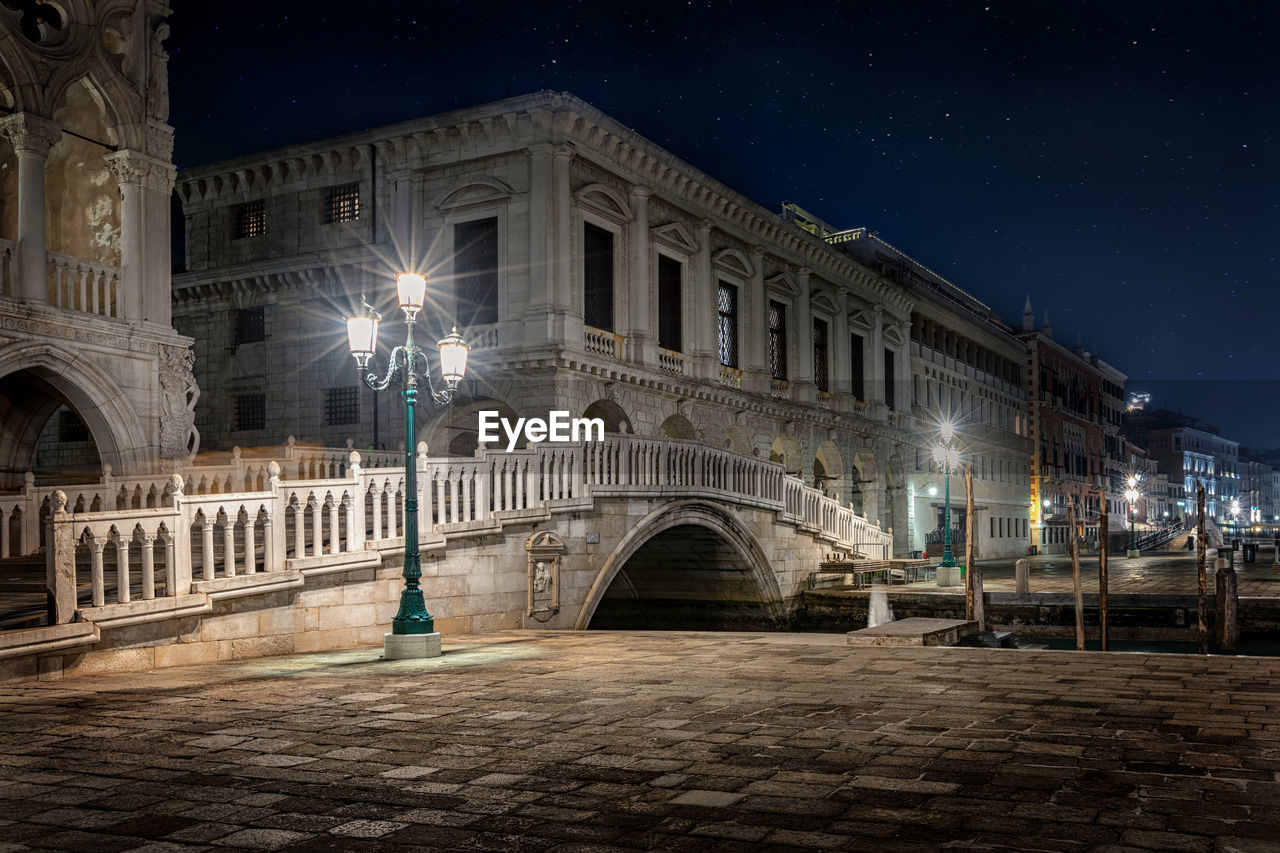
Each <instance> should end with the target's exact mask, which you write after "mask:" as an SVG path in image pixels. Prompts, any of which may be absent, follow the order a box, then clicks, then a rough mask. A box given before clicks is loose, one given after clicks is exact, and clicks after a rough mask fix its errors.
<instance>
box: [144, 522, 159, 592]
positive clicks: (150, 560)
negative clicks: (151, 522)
mask: <svg viewBox="0 0 1280 853" xmlns="http://www.w3.org/2000/svg"><path fill="white" fill-rule="evenodd" d="M155 544H156V537H155V536H154V535H153V534H150V533H147V534H144V535H143V537H142V597H143V598H145V599H148V600H149V599H152V598H155V597H156V562H155Z"/></svg>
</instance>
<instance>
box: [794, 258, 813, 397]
mask: <svg viewBox="0 0 1280 853" xmlns="http://www.w3.org/2000/svg"><path fill="white" fill-rule="evenodd" d="M810 274H811V271H810V270H809V269H808V268H807V267H801V268H800V270H799V272H798V275H797V276H796V278H797V281H798V283H799V285H800V295H799V296H797V297H796V311H795V314H796V319H795V324H794V328H795V330H796V334H795V341H796V359H795V366H796V369H795V374H794V375H793V376H792V377H791V380H792V384H793V385H795V386H797V390H798V391H799V393H800V395H801V396H799V397H796V399H800V400H809V401H812V400H813V399H814V398H815V394H814V393H813V392H814V388H813V312H812V310H811V309H810V308H809V276H810Z"/></svg>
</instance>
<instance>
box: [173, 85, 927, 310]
mask: <svg viewBox="0 0 1280 853" xmlns="http://www.w3.org/2000/svg"><path fill="white" fill-rule="evenodd" d="M565 142H568V143H569V144H571V145H572V146H573V149H574V150H575V151H576V152H577V153H578V154H579V155H580V156H582V157H584V158H586V159H587V160H589V161H592V162H595V163H596V164H597V165H601V166H605V167H607V168H608V169H609V170H610V171H613V172H616V173H619V174H620V176H621V177H623V178H624V179H626V180H628V181H629V182H630V183H632V184H638V185H643V186H646V187H648V188H650V189H651V190H655V189H661V190H665V192H664V193H663V195H664V196H666V200H667V201H669V202H672V203H674V204H675V205H676V206H677V207H680V208H683V209H685V210H687V211H688V212H689V213H690V215H691V216H692V217H693V218H694V219H695V220H697V219H706V218H710V219H712V220H714V224H715V227H717V228H719V229H720V230H722V231H725V233H728V234H730V235H731V236H733V237H735V238H737V239H739V240H741V241H742V242H744V243H746V244H747V245H761V244H763V245H765V246H766V247H768V249H769V251H770V253H771V254H773V255H775V256H777V257H778V258H779V259H780V260H782V261H784V262H788V263H794V264H799V265H803V266H808V267H811V268H813V269H814V270H815V272H816V273H817V274H818V275H820V276H821V277H823V278H827V279H831V280H832V281H834V282H836V283H846V284H849V285H852V286H854V287H855V288H856V289H858V290H859V291H861V293H862V294H863V295H864V296H866V297H869V298H871V299H873V300H875V301H880V302H884V303H886V304H887V305H889V306H891V307H892V308H894V309H896V310H894V311H893V312H892V313H893V314H895V315H897V316H901V317H903V318H904V319H905V318H907V317H909V316H910V312H911V307H912V305H913V302H914V300H912V298H911V297H910V296H909V295H908V294H907V292H906V291H905V289H903V288H901V287H898V286H897V285H895V284H893V283H892V282H890V281H888V280H886V279H884V278H882V277H881V276H879V275H877V274H876V273H874V272H873V271H871V270H870V269H868V268H866V267H864V266H862V265H861V264H859V263H857V262H856V261H854V260H853V259H851V258H849V257H848V256H846V255H844V254H843V253H841V252H839V251H838V250H836V249H834V248H832V247H830V246H828V245H827V244H826V243H824V242H823V241H822V240H820V239H818V238H817V237H814V236H813V235H811V234H809V233H807V232H805V231H803V230H802V229H800V228H797V227H795V226H793V225H790V224H788V223H785V222H783V221H782V219H781V218H780V217H779V216H777V215H776V214H773V213H771V212H769V211H768V210H767V209H765V208H764V207H762V206H761V205H759V204H757V203H756V202H754V201H751V200H750V199H748V198H746V197H745V196H743V195H741V194H740V193H738V192H736V191H735V190H733V189H731V188H729V187H728V186H726V185H725V184H723V183H721V182H720V181H717V180H716V179H715V178H712V177H711V176H710V175H707V174H705V173H703V172H701V171H699V170H698V169H696V168H694V167H693V166H691V165H689V164H688V163H686V162H684V161H682V160H680V159H679V158H678V157H676V156H675V155H674V154H672V153H671V152H669V151H666V150H665V149H663V148H661V147H660V146H658V145H656V144H655V143H653V142H651V141H650V140H648V139H645V138H644V137H643V136H641V135H640V134H638V133H636V132H634V131H632V130H629V129H627V128H625V127H623V126H622V125H621V124H619V123H618V122H617V121H615V120H614V119H612V118H610V117H609V116H607V115H605V114H604V113H602V112H600V111H599V110H597V109H596V108H595V107H592V106H591V105H590V104H588V103H586V102H585V101H582V100H581V99H579V98H577V97H575V96H573V95H571V94H568V93H564V92H549V91H544V92H537V93H534V94H531V95H525V96H522V97H518V98H512V99H508V100H505V101H498V102H495V103H491V104H485V105H481V106H478V107H472V108H469V109H465V110H456V111H453V112H449V113H443V114H440V115H436V116H429V117H426V118H422V119H417V120H414V121H409V122H404V123H401V124H395V125H388V126H385V127H381V128H376V129H373V130H369V131H363V132H360V133H353V134H347V135H345V136H339V137H334V138H331V139H328V140H322V141H320V142H315V143H308V144H303V145H296V146H293V147H290V148H282V149H276V150H274V151H268V152H264V153H262V154H257V155H251V156H246V157H241V158H237V159H235V160H229V161H225V162H222V163H215V164H211V165H209V166H203V167H198V168H194V169H189V170H184V171H183V172H181V173H180V174H179V176H178V193H179V196H180V197H181V198H182V200H183V202H184V204H191V203H199V202H204V201H213V200H216V199H222V198H239V197H242V196H244V195H247V194H250V193H253V192H256V191H258V192H260V191H265V190H266V189H267V187H269V186H271V185H272V184H275V183H279V182H291V181H296V180H300V179H303V178H307V177H311V176H317V175H319V176H325V175H333V176H337V175H347V174H350V172H351V171H352V170H354V169H364V168H366V167H367V163H368V159H369V156H370V148H371V147H373V148H376V150H377V153H378V157H379V160H380V166H381V168H382V169H385V170H386V171H387V172H388V173H390V172H394V171H395V170H397V169H403V168H421V167H423V166H427V165H429V164H431V163H432V162H440V161H444V160H448V161H450V162H455V161H456V159H457V157H458V156H459V155H464V154H468V153H469V154H471V155H472V156H476V155H492V154H494V153H514V152H517V151H522V150H526V149H528V148H530V147H531V146H532V145H534V144H539V143H541V144H552V145H559V144H561V143H565ZM788 256H789V257H788Z"/></svg>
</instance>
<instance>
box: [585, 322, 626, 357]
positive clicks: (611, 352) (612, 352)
mask: <svg viewBox="0 0 1280 853" xmlns="http://www.w3.org/2000/svg"><path fill="white" fill-rule="evenodd" d="M623 340H625V338H623V336H622V335H616V334H614V333H613V332H606V331H605V330H604V329H595V328H592V327H591V326H586V327H585V328H584V329H583V348H584V349H585V350H586V351H587V352H591V353H595V354H596V355H603V356H607V357H609V358H617V357H618V354H619V353H620V352H621V351H622V342H623Z"/></svg>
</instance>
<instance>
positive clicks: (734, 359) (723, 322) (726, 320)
mask: <svg viewBox="0 0 1280 853" xmlns="http://www.w3.org/2000/svg"><path fill="white" fill-rule="evenodd" d="M716 340H717V341H718V342H719V345H720V363H721V364H723V365H725V366H726V367H737V366H738V288H736V287H734V286H733V285H731V284H725V283H724V282H723V281H722V282H720V286H719V288H718V289H717V291H716Z"/></svg>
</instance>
